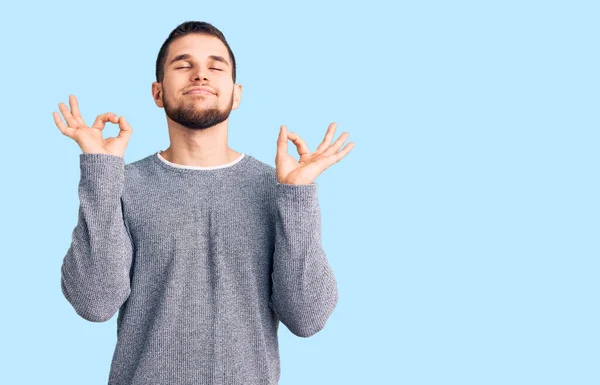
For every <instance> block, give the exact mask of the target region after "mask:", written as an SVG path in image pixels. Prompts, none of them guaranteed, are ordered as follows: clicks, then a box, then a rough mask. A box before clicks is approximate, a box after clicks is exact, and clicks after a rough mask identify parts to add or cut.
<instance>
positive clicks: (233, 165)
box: [152, 150, 249, 173]
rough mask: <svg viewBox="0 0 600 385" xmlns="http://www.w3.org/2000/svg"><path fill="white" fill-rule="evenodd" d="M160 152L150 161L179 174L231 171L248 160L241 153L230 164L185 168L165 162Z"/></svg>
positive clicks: (184, 166) (246, 156) (245, 155)
mask: <svg viewBox="0 0 600 385" xmlns="http://www.w3.org/2000/svg"><path fill="white" fill-rule="evenodd" d="M160 152H161V150H159V151H157V152H156V153H155V154H154V155H153V156H152V159H154V161H155V162H156V163H158V164H159V165H160V166H161V167H163V168H165V169H167V170H171V171H176V172H181V173H202V172H217V171H218V170H223V169H231V170H232V169H236V168H238V167H240V166H241V165H242V164H244V163H245V162H246V161H247V160H248V158H249V155H247V154H245V153H241V155H240V156H238V157H237V158H236V159H234V160H232V161H231V162H229V163H225V164H221V165H218V166H186V165H182V164H177V163H173V162H169V161H168V160H166V159H165V158H163V157H162V156H161V155H160Z"/></svg>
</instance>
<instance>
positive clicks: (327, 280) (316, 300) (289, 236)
mask: <svg viewBox="0 0 600 385" xmlns="http://www.w3.org/2000/svg"><path fill="white" fill-rule="evenodd" d="M275 208H276V232H275V251H274V255H273V273H272V276H271V277H272V283H273V289H272V295H271V301H270V303H269V305H270V306H271V308H272V309H273V311H274V312H275V313H276V314H277V315H278V317H279V319H280V320H281V322H282V323H283V324H284V325H286V326H287V328H288V329H289V330H290V331H291V332H292V333H294V334H295V335H297V336H299V337H310V336H312V335H314V334H316V333H317V332H319V331H320V330H321V329H323V328H324V327H325V323H326V321H327V319H328V318H329V316H330V315H331V313H332V312H333V310H334V308H335V306H336V304H337V301H338V290H337V282H336V280H335V277H334V275H333V271H332V269H331V267H330V265H329V264H328V262H327V258H326V255H325V252H324V251H323V248H322V245H321V214H320V208H319V204H318V200H317V184H316V183H312V184H310V185H290V184H281V183H277V186H276V199H275Z"/></svg>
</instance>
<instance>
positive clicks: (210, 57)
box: [169, 53, 231, 67]
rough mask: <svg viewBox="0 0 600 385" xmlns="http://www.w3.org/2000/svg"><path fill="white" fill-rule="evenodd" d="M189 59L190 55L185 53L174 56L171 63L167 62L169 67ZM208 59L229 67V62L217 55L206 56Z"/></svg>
mask: <svg viewBox="0 0 600 385" xmlns="http://www.w3.org/2000/svg"><path fill="white" fill-rule="evenodd" d="M190 58H191V55H190V54H187V53H182V54H181V55H177V56H175V57H174V58H173V60H171V61H170V62H169V65H171V64H173V63H175V62H176V61H179V60H185V59H190ZM208 58H209V59H212V60H214V61H218V62H221V63H225V64H226V65H227V66H229V67H231V66H230V65H229V62H228V61H227V60H226V59H225V58H224V57H223V56H218V55H209V56H208Z"/></svg>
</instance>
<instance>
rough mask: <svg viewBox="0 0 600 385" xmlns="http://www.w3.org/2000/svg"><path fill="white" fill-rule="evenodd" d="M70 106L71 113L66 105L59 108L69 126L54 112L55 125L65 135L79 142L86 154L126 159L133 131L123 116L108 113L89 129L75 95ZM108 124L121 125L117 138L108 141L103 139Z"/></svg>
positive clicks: (70, 99) (70, 101) (71, 98)
mask: <svg viewBox="0 0 600 385" xmlns="http://www.w3.org/2000/svg"><path fill="white" fill-rule="evenodd" d="M69 104H70V105H71V111H69V109H68V108H67V106H66V105H65V104H64V103H58V108H59V109H60V111H61V112H62V114H63V116H64V118H65V120H66V121H67V126H65V124H64V123H63V121H62V119H61V118H60V114H59V113H58V112H56V111H54V112H52V116H53V117H54V123H56V126H57V127H58V129H59V130H60V131H61V132H62V133H63V134H64V135H66V136H68V137H69V138H71V139H73V140H75V142H77V144H78V145H79V147H81V150H82V151H83V153H84V154H111V155H116V156H120V157H121V158H123V157H125V148H127V143H128V142H129V138H130V137H131V133H132V131H133V129H132V128H131V126H130V125H129V123H127V121H126V120H125V118H124V117H123V116H121V117H120V118H119V117H117V115H115V114H113V113H112V112H107V113H106V114H102V115H98V117H97V118H96V121H95V122H94V124H92V127H88V126H87V125H86V124H85V122H84V121H83V118H82V117H81V113H80V112H79V106H78V105H77V99H76V98H75V95H69ZM106 122H111V123H114V124H117V123H118V124H119V128H120V131H119V135H117V137H116V138H106V140H105V139H103V138H102V129H103V128H104V125H105V124H106Z"/></svg>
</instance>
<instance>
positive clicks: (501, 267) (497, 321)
mask: <svg viewBox="0 0 600 385" xmlns="http://www.w3.org/2000/svg"><path fill="white" fill-rule="evenodd" d="M216 3H217V4H216V5H215V4H213V3H208V2H201V1H180V2H155V3H151V2H147V3H145V4H142V3H141V2H140V3H135V5H134V3H133V2H131V3H130V4H129V3H126V2H123V1H119V2H112V1H107V2H104V3H103V4H101V3H100V2H97V3H95V4H85V3H83V2H80V1H77V2H75V1H73V2H67V1H56V2H49V3H41V2H40V3H39V4H33V3H30V2H20V3H11V7H12V8H6V9H5V12H4V13H3V15H2V19H3V20H2V23H0V32H1V34H0V36H1V39H2V48H3V52H4V53H3V55H2V56H3V59H2V61H1V62H0V66H1V69H2V75H3V76H2V87H3V90H2V100H3V102H2V119H3V122H2V123H3V124H2V146H3V151H2V162H1V166H0V167H2V170H1V172H2V186H3V187H2V199H1V204H2V218H3V221H2V231H1V236H2V245H3V247H2V261H3V269H2V279H0V285H1V286H0V289H1V290H0V292H1V295H2V304H3V311H2V314H3V316H2V317H1V318H0V322H1V325H0V330H2V349H0V354H1V360H0V361H1V362H2V370H1V372H0V376H1V377H0V382H2V383H5V384H61V385H68V384H78V385H80V384H90V385H93V384H106V383H107V379H108V373H109V367H110V361H111V359H112V354H113V349H114V346H115V343H116V319H117V317H116V316H114V317H113V318H112V319H111V320H109V321H108V322H105V323H91V322H88V321H85V320H84V319H82V318H80V317H79V316H78V315H77V314H76V313H75V311H74V310H73V308H72V307H71V305H70V304H69V303H68V302H67V301H66V299H65V298H64V297H63V295H62V293H61V290H60V267H61V263H62V258H63V257H64V255H65V253H66V251H67V249H68V247H69V244H70V242H71V232H72V230H73V228H74V226H75V224H76V222H77V210H78V204H79V201H78V195H77V186H78V182H79V176H80V173H79V154H80V153H81V150H80V148H79V146H78V145H77V144H76V143H75V142H74V141H73V140H71V139H70V138H68V137H66V136H64V135H62V134H61V132H60V131H59V130H58V128H57V127H56V125H55V124H54V122H53V119H52V112H53V111H59V110H58V103H59V102H63V103H67V104H68V95H69V94H74V95H76V96H77V98H78V100H79V104H80V108H81V110H82V113H83V117H84V119H85V120H86V122H87V123H88V124H91V123H93V121H94V119H95V117H96V116H97V115H99V114H102V113H105V112H108V111H110V112H114V113H116V114H117V115H123V116H125V117H126V118H127V120H128V121H129V122H130V123H131V125H132V126H133V129H134V131H133V134H132V137H131V140H130V142H129V146H128V148H127V151H126V154H125V161H126V162H127V163H130V162H133V161H135V160H138V159H141V158H143V157H145V156H147V155H149V154H152V153H154V152H156V151H158V150H164V149H166V148H167V147H168V145H169V142H168V131H167V124H166V118H165V114H164V110H162V109H159V108H157V107H156V106H155V104H154V102H153V100H152V96H151V83H152V81H154V64H155V60H156V56H157V54H158V50H159V48H160V46H161V44H162V43H163V41H164V40H165V39H166V37H167V35H168V34H169V32H170V31H171V30H172V29H173V28H175V27H176V26H177V25H178V24H179V23H181V22H184V21H187V20H199V21H208V22H210V23H212V24H214V25H215V26H216V27H217V28H219V29H221V31H222V32H223V33H224V34H225V37H226V38H227V40H228V42H229V44H230V45H231V47H232V49H233V52H234V54H235V56H236V60H237V65H238V79H237V82H238V83H240V84H242V85H243V87H244V88H243V96H242V104H241V106H240V108H239V109H238V110H234V111H233V112H232V114H231V116H230V125H229V145H230V147H231V148H233V149H234V150H236V151H241V152H245V153H248V154H251V155H253V156H254V157H256V158H258V159H260V160H262V161H264V162H266V163H269V164H271V165H273V166H274V158H275V151H276V140H277V136H278V134H279V127H280V125H281V124H285V125H286V126H287V127H288V129H289V130H290V131H294V132H296V133H298V134H299V135H300V136H301V137H302V138H303V139H304V140H305V141H306V142H307V144H308V146H309V148H310V150H311V151H313V150H314V149H315V148H316V147H317V146H318V144H319V143H320V141H321V140H322V138H323V136H324V134H325V132H326V130H327V127H328V125H329V123H331V122H337V123H338V129H337V132H336V135H335V138H336V139H337V137H338V136H339V135H340V134H341V133H342V132H344V131H347V132H349V133H350V137H349V139H348V142H349V141H353V142H354V143H355V147H354V149H353V150H352V151H351V152H350V153H349V154H348V155H347V156H346V157H345V158H344V159H342V160H341V161H340V162H339V163H337V164H334V165H333V166H331V167H330V168H329V169H327V170H326V171H325V172H324V173H323V174H321V175H320V176H319V177H318V178H317V183H318V190H319V203H320V205H321V215H322V226H323V227H322V234H323V247H324V250H325V251H326V253H327V257H328V260H329V261H330V264H331V266H332V268H333V270H334V273H335V275H336V278H337V280H338V285H339V286H338V287H339V293H340V296H339V302H338V306H337V307H336V309H335V311H334V313H333V314H332V316H331V318H330V319H329V321H328V323H327V326H326V327H325V329H324V330H323V331H321V332H319V333H318V334H316V335H315V336H313V337H311V338H307V339H304V338H299V337H296V336H294V335H293V334H291V333H290V332H289V331H288V330H287V328H285V326H283V325H281V326H282V327H281V328H280V331H279V338H280V351H281V381H280V384H281V385H294V384H315V385H316V384H411V385H412V384H415V385H416V384H461V385H465V384H512V385H515V384H545V385H548V384H598V383H600V369H599V366H598V364H599V360H600V338H599V337H600V336H599V326H598V325H599V324H600V319H599V318H600V317H599V311H598V294H599V290H598V289H599V285H598V273H599V267H600V266H599V265H600V264H599V262H598V258H599V257H600V252H599V251H600V250H599V244H598V235H599V231H600V224H599V217H600V216H599V214H600V212H599V211H600V210H599V208H600V207H599V204H598V201H599V200H598V197H599V193H600V191H599V190H600V185H599V183H598V172H597V170H598V161H599V151H598V145H599V139H600V135H599V124H598V123H599V121H598V105H599V102H600V98H599V90H600V87H599V86H600V84H599V76H598V69H599V68H600V63H599V60H598V59H599V56H598V37H599V36H600V33H599V32H600V31H599V29H600V28H599V24H598V19H599V16H600V14H599V7H598V2H593V1H487V2H479V1H454V2H443V1H420V2H392V1H368V2H361V3H353V4H352V5H351V4H349V3H348V2H342V1H339V2H333V1H330V2H326V1H318V2H306V1H304V2H302V3H298V4H283V3H280V2H262V3H261V2H252V3H242V2H237V3H235V2H231V1H227V2H216ZM393 4H395V5H393ZM117 133H118V127H117V126H116V125H113V124H108V125H107V127H106V128H105V138H106V137H108V136H116V134H117ZM289 149H290V153H294V154H295V155H297V153H296V152H294V151H295V147H294V146H293V144H292V143H291V141H290V142H289Z"/></svg>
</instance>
